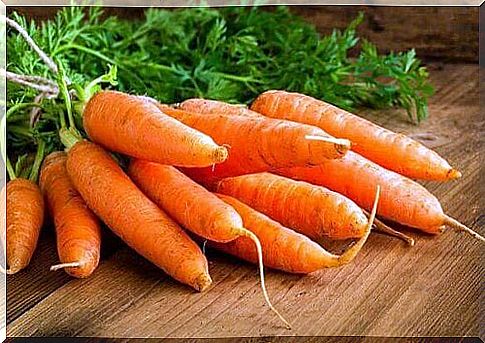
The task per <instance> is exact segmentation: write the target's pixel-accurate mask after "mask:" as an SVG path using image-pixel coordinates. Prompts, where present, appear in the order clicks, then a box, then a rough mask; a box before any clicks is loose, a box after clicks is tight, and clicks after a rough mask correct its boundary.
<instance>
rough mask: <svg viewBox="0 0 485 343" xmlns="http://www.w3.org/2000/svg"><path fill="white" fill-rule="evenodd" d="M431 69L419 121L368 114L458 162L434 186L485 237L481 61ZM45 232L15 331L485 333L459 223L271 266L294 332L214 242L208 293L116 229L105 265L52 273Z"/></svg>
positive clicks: (19, 285)
mask: <svg viewBox="0 0 485 343" xmlns="http://www.w3.org/2000/svg"><path fill="white" fill-rule="evenodd" d="M430 70H431V78H432V82H433V83H434V84H435V86H436V90H437V93H436V95H435V96H434V97H433V99H432V101H431V106H430V113H431V116H430V118H429V119H428V120H427V121H425V122H423V123H422V124H421V125H420V126H415V125H412V124H410V123H409V121H408V120H407V118H406V116H405V114H404V113H402V112H398V111H386V112H381V113H375V112H369V113H366V114H365V115H366V116H367V117H369V118H371V119H372V120H375V121H376V122H378V123H380V124H382V125H384V126H386V127H389V128H391V129H394V130H396V131H399V132H404V133H406V134H409V135H411V136H413V137H414V138H416V139H418V140H421V141H422V142H424V143H425V144H427V145H429V146H431V147H433V148H434V149H436V150H437V151H438V152H439V153H440V154H441V155H443V156H444V157H446V158H447V159H448V160H449V161H450V162H451V163H452V164H453V165H456V166H457V167H458V168H459V169H460V170H461V171H462V172H463V174H464V177H463V178H462V179H461V180H459V181H455V182H450V183H443V184H438V183H426V187H427V188H428V189H429V190H430V191H432V192H433V193H434V194H436V195H437V196H438V198H439V199H440V200H441V201H442V204H443V207H444V209H445V210H446V212H447V213H448V214H450V215H451V216H454V217H456V218H458V219H459V220H460V221H462V222H463V223H465V224H467V225H469V226H470V227H472V228H473V229H475V230H477V231H479V232H481V233H482V234H484V233H485V229H484V227H483V226H484V223H485V216H483V214H482V213H481V211H482V210H483V207H481V205H483V202H482V201H483V199H484V192H483V190H484V187H483V180H480V157H482V158H483V156H480V153H483V131H484V123H485V121H484V115H483V113H480V107H479V98H478V94H479V75H478V72H479V70H478V66H477V65H441V66H438V65H433V66H431V67H430ZM44 231H47V232H45V233H44V234H43V236H42V238H41V241H40V246H39V248H38V250H37V252H36V254H35V257H34V261H33V263H32V264H31V266H30V267H29V268H28V269H27V270H25V271H24V272H21V273H19V274H17V275H14V276H11V277H8V279H7V290H8V294H7V323H8V326H7V334H8V336H104V337H227V336H246V337H247V336H269V335H303V336H312V335H325V336H326V335H372V336H480V337H483V336H484V330H483V328H484V327H485V326H484V325H483V316H482V315H483V312H481V309H480V300H482V303H483V292H481V290H483V285H484V284H483V278H482V276H483V273H484V268H483V260H482V256H481V252H483V248H484V247H483V245H481V244H480V243H478V242H476V241H474V240H473V239H471V238H470V237H469V236H467V235H464V234H457V233H455V232H453V231H451V230H450V231H447V232H445V233H444V234H443V235H441V236H439V237H431V236H426V235H424V234H420V233H418V232H416V231H408V233H409V234H410V235H411V236H413V237H415V238H416V240H417V244H416V246H415V247H413V248H411V247H409V246H407V245H406V244H405V243H403V242H402V241H400V240H397V239H395V238H390V237H388V236H384V235H380V234H373V235H371V237H370V239H369V242H368V244H367V245H366V246H365V248H364V249H363V251H362V253H361V254H360V255H359V256H358V257H357V259H356V260H355V262H354V263H352V264H350V265H348V266H345V267H343V268H338V269H328V270H322V271H320V272H317V273H315V274H313V275H309V276H304V277H302V276H295V275H288V274H284V273H280V272H276V271H268V272H267V279H266V281H267V285H268V289H269V293H270V296H271V298H272V300H273V302H274V304H275V306H276V307H277V308H278V309H279V310H280V311H281V312H282V313H283V314H284V315H285V316H286V317H287V318H288V319H289V320H290V321H291V322H292V323H293V330H292V331H287V330H286V329H284V328H282V327H281V326H280V323H279V321H278V319H277V318H275V316H274V315H273V313H272V312H271V311H269V310H268V307H267V306H266V305H265V303H264V301H263V298H262V295H261V291H260V287H259V279H258V273H257V270H256V268H255V267H254V266H253V265H249V264H246V263H243V262H239V261H237V260H235V259H233V258H230V257H228V256H223V255H221V254H218V253H215V252H213V251H208V257H209V259H210V272H211V275H212V277H213V280H214V286H213V287H212V288H211V289H210V290H209V291H207V292H205V293H203V294H198V293H194V292H192V291H191V289H189V288H188V287H185V286H183V285H181V284H178V283H177V282H175V281H173V280H171V279H170V278H168V277H167V276H166V275H165V274H164V273H163V272H162V271H160V270H158V269H157V268H156V267H154V266H153V265H151V264H150V263H149V262H147V261H145V260H144V259H143V258H141V257H140V256H138V255H137V254H136V253H134V252H133V251H132V250H130V249H128V248H127V247H126V246H124V245H123V244H122V243H120V242H119V241H118V240H117V239H116V238H113V236H110V235H108V239H107V240H105V242H106V241H108V243H107V244H106V245H107V246H106V247H105V249H104V257H103V260H102V263H101V264H100V266H99V269H98V270H97V271H96V273H95V274H94V275H93V276H92V277H91V278H89V279H87V280H75V279H72V278H70V277H68V276H67V275H66V274H65V273H63V272H49V271H48V267H49V265H51V264H53V263H55V262H57V257H56V250H55V243H54V237H53V234H52V229H46V230H44ZM480 322H482V325H480Z"/></svg>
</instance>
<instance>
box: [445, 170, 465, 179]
mask: <svg viewBox="0 0 485 343" xmlns="http://www.w3.org/2000/svg"><path fill="white" fill-rule="evenodd" d="M461 176H462V175H461V172H460V171H458V170H456V169H450V170H449V171H448V179H450V180H455V179H459V178H460V177H461Z"/></svg>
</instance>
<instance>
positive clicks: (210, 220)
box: [128, 159, 246, 242]
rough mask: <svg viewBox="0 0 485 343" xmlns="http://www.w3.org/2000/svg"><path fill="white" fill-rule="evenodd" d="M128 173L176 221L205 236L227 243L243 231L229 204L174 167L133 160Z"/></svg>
mask: <svg viewBox="0 0 485 343" xmlns="http://www.w3.org/2000/svg"><path fill="white" fill-rule="evenodd" d="M128 175H129V176H130V178H131V179H132V180H133V181H134V182H135V184H136V185H137V186H138V187H139V188H140V189H141V191H142V192H143V193H144V194H145V195H146V196H147V197H148V198H150V199H151V200H152V201H153V202H154V203H155V204H157V205H158V206H159V207H160V208H162V209H163V210H164V211H166V212H167V214H168V215H170V216H171V217H172V218H173V219H175V221H177V223H179V224H181V225H182V226H183V227H184V228H186V229H187V230H190V231H192V232H194V233H196V234H197V235H199V236H201V237H203V238H205V239H210V240H213V241H217V242H228V241H231V240H234V239H236V238H237V237H239V236H241V235H244V234H245V232H246V229H244V227H243V222H242V219H241V216H239V214H238V213H237V212H236V211H235V210H234V209H233V208H232V207H231V206H229V205H228V204H226V203H225V202H224V201H222V200H221V199H219V198H218V197H216V196H215V195H214V194H212V193H211V192H209V191H208V190H206V189H205V188H204V187H202V186H200V185H199V184H197V183H195V182H194V181H192V180H191V179H190V178H188V177H187V176H186V175H184V174H183V173H182V172H180V171H179V170H177V169H176V168H175V167H172V166H167V165H162V164H158V163H154V162H149V161H144V160H137V159H133V160H131V162H130V166H129V168H128Z"/></svg>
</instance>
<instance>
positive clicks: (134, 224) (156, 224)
mask: <svg viewBox="0 0 485 343" xmlns="http://www.w3.org/2000/svg"><path fill="white" fill-rule="evenodd" d="M66 167H67V172H68V174H69V176H70V178H71V181H72V183H73V184H74V187H75V188H76V189H77V190H78V192H79V193H80V194H81V196H82V197H83V199H84V200H85V201H86V203H87V205H88V206H89V207H90V208H91V210H92V211H93V212H94V213H96V214H97V215H98V216H99V217H100V218H101V219H102V220H103V221H104V222H105V223H106V224H107V225H108V226H109V227H110V228H111V230H113V232H115V233H116V234H117V235H118V236H120V237H121V239H123V240H124V241H125V242H126V243H127V244H128V245H129V246H130V247H132V248H133V249H134V250H136V251H137V252H138V253H139V254H140V255H142V256H144V257H145V258H146V259H148V260H150V261H151V262H153V263H154V264H155V265H157V266H158V267H160V268H161V269H163V270H164V271H165V272H166V273H167V274H169V275H171V276H172V277H173V278H175V279H176V280H178V281H180V282H182V283H185V284H187V285H190V286H192V287H193V288H195V289H196V290H198V291H203V290H205V289H207V287H209V286H210V284H211V283H212V280H211V278H210V276H209V272H208V266H207V260H206V258H205V256H204V255H203V254H202V251H201V250H200V249H199V247H198V246H197V244H195V242H193V241H192V239H191V238H190V237H189V236H188V235H187V234H186V233H185V232H184V231H183V230H182V229H181V228H180V227H179V226H178V225H177V224H176V223H175V222H174V221H173V220H172V219H171V218H170V217H169V216H168V215H167V214H165V213H164V212H163V211H162V210H161V209H159V208H158V207H157V205H155V204H154V203H153V202H151V201H150V200H149V199H148V198H147V197H146V196H145V195H144V194H143V193H142V192H141V191H140V190H139V189H138V188H137V187H136V186H135V184H134V183H133V182H132V181H131V180H130V179H129V177H128V176H127V175H126V174H125V173H124V172H123V171H122V170H121V168H120V167H119V166H118V164H117V163H116V162H115V160H114V159H113V158H112V157H111V156H110V155H109V154H108V153H107V152H106V151H105V150H104V149H102V148H101V147H99V146H97V145H96V144H94V143H91V142H88V141H80V142H78V143H75V144H74V145H73V146H72V147H70V149H69V152H68V157H67V163H66Z"/></svg>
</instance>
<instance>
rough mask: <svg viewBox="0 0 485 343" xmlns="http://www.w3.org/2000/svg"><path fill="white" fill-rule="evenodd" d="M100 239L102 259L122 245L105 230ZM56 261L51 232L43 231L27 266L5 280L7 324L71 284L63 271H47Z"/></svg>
mask: <svg viewBox="0 0 485 343" xmlns="http://www.w3.org/2000/svg"><path fill="white" fill-rule="evenodd" d="M103 238H104V239H103V246H102V258H106V257H108V256H110V255H111V254H113V253H114V252H115V251H116V250H117V249H118V248H119V246H120V245H121V241H120V240H119V239H118V238H117V237H116V236H114V235H113V234H112V233H111V232H108V230H104V232H103ZM58 261H59V260H58V257H57V248H56V242H55V235H54V232H53V230H52V229H51V228H49V227H46V228H45V229H44V230H43V231H42V234H41V237H39V244H38V247H37V249H36V251H35V254H34V256H33V257H32V261H31V263H30V265H29V266H28V267H27V268H26V269H25V270H23V271H20V272H19V273H17V274H15V275H8V276H7V318H6V320H7V324H9V323H11V322H12V321H13V320H15V319H16V318H18V317H19V316H20V315H21V314H22V313H24V312H25V311H27V310H28V309H30V308H31V307H33V306H34V305H35V304H37V303H38V302H40V301H41V300H42V299H44V298H45V297H46V296H48V295H49V294H51V293H52V292H54V291H55V290H57V289H58V288H59V287H61V286H62V285H64V284H66V283H67V282H69V281H70V280H72V277H70V276H69V275H67V274H66V273H64V272H62V271H58V272H50V271H49V267H50V266H51V265H53V264H56V263H58Z"/></svg>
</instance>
